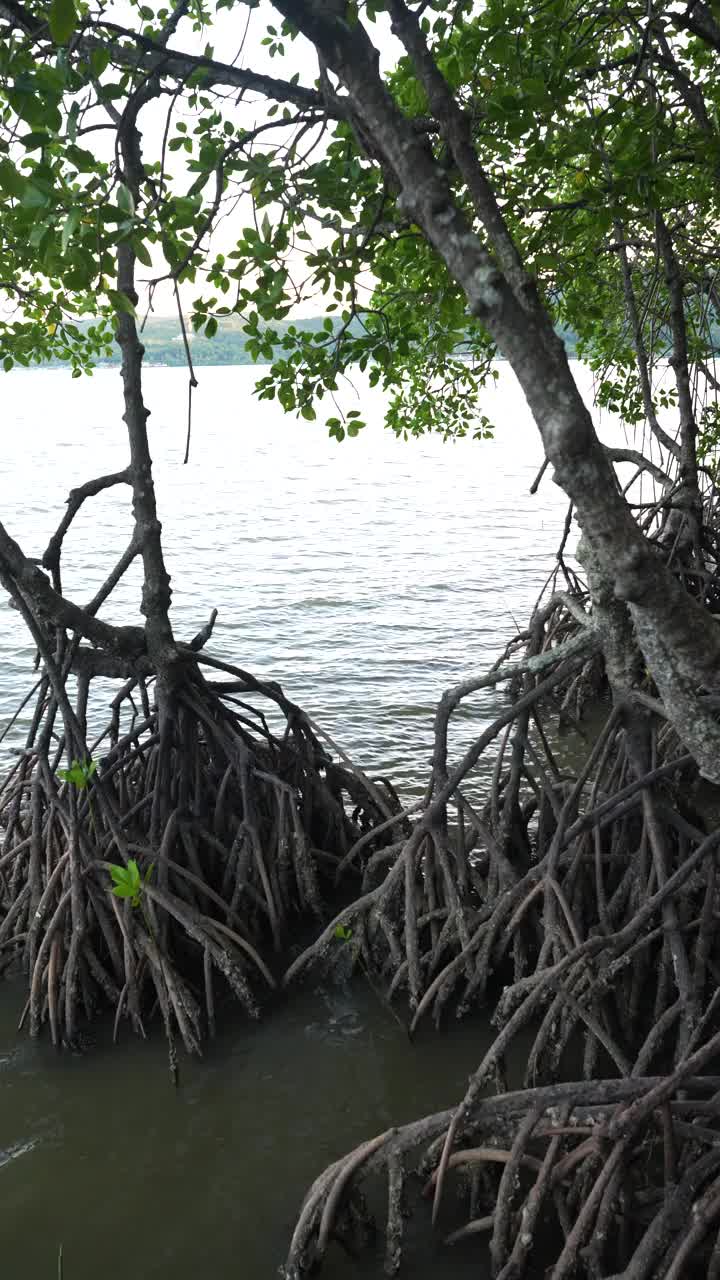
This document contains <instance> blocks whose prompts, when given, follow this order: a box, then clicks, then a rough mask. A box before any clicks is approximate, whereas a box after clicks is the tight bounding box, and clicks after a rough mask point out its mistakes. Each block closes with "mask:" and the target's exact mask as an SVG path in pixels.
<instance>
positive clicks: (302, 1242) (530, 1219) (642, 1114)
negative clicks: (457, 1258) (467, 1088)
mask: <svg viewBox="0 0 720 1280" xmlns="http://www.w3.org/2000/svg"><path fill="white" fill-rule="evenodd" d="M719 1051H720V1043H717V1044H715V1045H714V1047H713V1048H711V1046H710V1044H708V1045H707V1046H706V1047H705V1049H704V1050H703V1052H702V1053H701V1054H700V1055H694V1056H692V1057H689V1058H686V1059H685V1060H684V1062H683V1064H682V1065H681V1066H680V1067H678V1068H677V1069H676V1071H675V1072H674V1073H673V1074H672V1075H671V1076H667V1077H665V1076H659V1077H648V1076H636V1077H633V1078H628V1079H622V1080H598V1081H593V1082H586V1081H583V1082H573V1083H569V1084H558V1085H552V1086H546V1087H544V1088H539V1089H533V1090H528V1091H524V1092H522V1093H508V1094H503V1095H501V1096H498V1097H493V1098H486V1099H483V1100H482V1101H479V1100H478V1101H476V1102H475V1103H474V1104H473V1106H472V1107H471V1108H470V1109H468V1110H467V1111H466V1112H465V1113H464V1116H463V1121H462V1125H461V1126H460V1127H458V1128H456V1129H455V1132H454V1142H453V1149H452V1153H451V1155H450V1157H449V1159H448V1160H446V1161H445V1163H444V1166H443V1161H442V1159H441V1158H440V1153H441V1152H443V1151H444V1147H445V1143H446V1139H447V1135H448V1132H449V1129H450V1127H451V1123H452V1120H453V1119H454V1114H453V1113H452V1112H449V1111H444V1112H440V1113H439V1114H437V1115H434V1116H429V1117H427V1118H425V1119H423V1120H419V1121H416V1122H415V1123H413V1124H410V1125H406V1126H404V1127H402V1128H400V1129H390V1130H388V1131H387V1132H386V1133H383V1134H381V1135H380V1136H379V1137H377V1138H375V1139H373V1140H372V1141H370V1142H365V1143H363V1144H362V1146H360V1147H358V1148H356V1150H355V1151H352V1152H350V1153H349V1154H348V1155H346V1156H344V1157H343V1158H342V1159H340V1160H337V1161H336V1162H335V1163H334V1164H333V1165H331V1166H330V1168H329V1169H327V1170H326V1171H325V1173H324V1174H322V1175H321V1176H320V1177H319V1178H318V1179H317V1181H316V1182H315V1183H314V1185H313V1186H312V1187H311V1189H310V1191H309V1193H308V1195H307V1197H306V1199H305V1203H304V1205H303V1208H302V1211H301V1213H300V1217H299V1220H298V1225H297V1228H296V1230H295V1234H294V1236H293V1240H292V1244H291V1246H290V1251H289V1254H288V1258H287V1261H286V1264H285V1268H284V1272H283V1274H284V1275H285V1277H286V1280H301V1278H302V1277H303V1276H305V1275H308V1274H310V1272H311V1271H312V1270H313V1269H314V1268H315V1267H316V1266H317V1265H318V1263H320V1262H321V1261H322V1259H323V1257H324V1256H325V1253H326V1250H327V1248H328V1244H329V1242H330V1241H331V1240H332V1239H333V1236H334V1232H335V1224H336V1222H337V1221H338V1217H339V1215H340V1213H341V1211H342V1209H343V1206H344V1205H345V1203H346V1202H347V1201H348V1198H349V1197H351V1196H353V1195H358V1194H362V1193H363V1190H364V1189H365V1188H372V1189H373V1192H374V1198H377V1195H376V1193H377V1184H378V1183H379V1184H380V1185H382V1182H383V1181H385V1183H386V1188H387V1211H386V1212H385V1213H384V1214H383V1216H382V1220H383V1223H384V1230H385V1234H386V1241H387V1250H386V1267H385V1273H386V1274H387V1275H395V1274H397V1271H398V1270H399V1268H400V1265H401V1261H402V1259H403V1256H404V1255H405V1259H406V1262H407V1264H408V1267H409V1269H410V1273H411V1271H412V1267H411V1262H412V1237H411V1233H409V1232H408V1231H407V1229H406V1220H407V1216H408V1215H407V1214H406V1213H403V1212H401V1211H400V1209H399V1207H398V1206H399V1205H400V1202H401V1199H402V1198H403V1196H404V1195H405V1197H406V1199H407V1200H408V1201H410V1203H411V1204H412V1207H413V1209H415V1210H417V1208H418V1205H419V1204H421V1202H422V1199H423V1198H425V1199H432V1197H433V1196H434V1195H435V1193H436V1190H437V1185H438V1181H439V1177H440V1172H441V1169H442V1176H443V1180H444V1184H445V1187H446V1195H445V1199H444V1203H443V1208H442V1214H441V1219H442V1220H441V1221H440V1222H439V1224H438V1225H439V1226H440V1228H441V1230H442V1233H443V1238H444V1242H445V1245H446V1246H448V1247H449V1246H452V1245H456V1244H458V1243H460V1242H461V1241H462V1242H470V1245H474V1247H476V1248H477V1249H478V1250H482V1253H481V1254H480V1257H479V1259H478V1261H479V1263H480V1265H481V1268H482V1271H483V1274H484V1271H485V1265H486V1264H484V1255H486V1253H487V1251H488V1249H489V1254H490V1269H491V1273H492V1275H493V1276H494V1277H497V1278H499V1280H511V1278H512V1277H518V1276H520V1275H522V1274H524V1273H525V1268H526V1267H527V1266H530V1267H532V1268H533V1269H534V1270H533V1273H534V1274H535V1273H536V1274H540V1273H541V1272H540V1270H537V1271H535V1269H536V1268H543V1267H544V1268H546V1270H544V1271H543V1272H542V1274H545V1275H546V1276H547V1277H548V1280H566V1278H567V1277H569V1276H572V1275H576V1274H578V1270H580V1272H581V1274H583V1275H587V1276H590V1277H598V1278H599V1277H611V1276H612V1277H613V1280H619V1278H620V1276H621V1275H622V1276H623V1277H624V1280H631V1278H632V1280H649V1278H650V1277H651V1276H655V1275H663V1276H665V1277H667V1280H684V1278H685V1277H688V1276H691V1275H693V1274H697V1275H698V1276H700V1275H702V1276H709V1277H710V1276H711V1277H714V1280H717V1277H718V1275H720V1095H719V1094H718V1089H719V1087H720V1078H718V1077H713V1076H700V1075H698V1074H696V1072H697V1069H698V1065H703V1066H704V1065H705V1064H706V1063H707V1062H708V1061H709V1059H710V1057H711V1056H714V1055H717V1053H718V1052H719ZM450 1183H452V1184H453V1187H452V1189H453V1195H452V1197H451V1196H450V1194H449V1190H448V1186H449V1184H450ZM411 1193H414V1194H411ZM407 1237H410V1238H407Z"/></svg>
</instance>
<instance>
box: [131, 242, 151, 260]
mask: <svg viewBox="0 0 720 1280" xmlns="http://www.w3.org/2000/svg"><path fill="white" fill-rule="evenodd" d="M132 246H133V249H134V250H135V257H136V258H137V260H138V262H142V264H143V266H144V267H151V266H152V258H151V257H150V254H149V253H148V250H147V246H146V245H145V244H144V243H143V241H142V240H141V239H140V238H139V237H138V236H135V237H133V242H132Z"/></svg>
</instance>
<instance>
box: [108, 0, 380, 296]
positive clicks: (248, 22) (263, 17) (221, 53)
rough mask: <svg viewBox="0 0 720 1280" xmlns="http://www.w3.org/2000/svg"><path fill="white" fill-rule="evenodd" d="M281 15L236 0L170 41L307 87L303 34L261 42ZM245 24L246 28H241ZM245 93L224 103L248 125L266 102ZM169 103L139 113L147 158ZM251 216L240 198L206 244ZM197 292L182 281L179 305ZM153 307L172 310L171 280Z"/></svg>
mask: <svg viewBox="0 0 720 1280" xmlns="http://www.w3.org/2000/svg"><path fill="white" fill-rule="evenodd" d="M107 18H108V20H110V21H115V22H118V23H124V24H125V25H130V24H131V23H133V24H134V23H136V22H137V13H136V12H135V11H133V10H132V9H131V8H130V6H129V5H127V4H126V3H125V2H124V0H118V2H117V3H116V4H114V5H112V6H111V7H110V8H108V10H107ZM281 21H282V19H281V17H280V15H278V14H277V13H276V12H275V10H274V9H273V7H272V5H271V4H270V3H268V0H262V3H261V4H260V6H259V7H258V8H257V9H253V10H250V9H247V8H246V7H245V6H244V5H242V4H239V5H236V7H235V8H234V9H232V10H221V11H220V12H219V13H218V15H217V17H216V18H215V19H214V20H213V23H212V26H208V27H207V28H206V29H205V31H204V32H202V33H196V32H193V30H192V24H191V23H190V22H189V21H185V22H182V23H181V24H180V26H179V28H178V31H177V32H176V33H175V36H174V37H173V39H172V40H171V42H170V46H169V47H170V48H175V49H178V50H182V51H184V52H188V53H195V54H202V53H204V52H205V49H206V46H207V45H208V44H210V45H211V46H212V50H213V56H214V57H215V58H216V59H217V60H218V61H221V62H227V63H232V64H235V65H237V66H240V67H245V68H248V69H249V70H252V71H257V72H262V73H265V74H268V75H273V76H276V77H277V78H279V79H289V78H290V77H291V76H292V75H294V74H295V73H298V75H299V79H300V83H301V84H303V85H305V86H306V87H308V88H310V87H312V86H313V84H314V82H315V80H316V79H317V75H318V66H317V55H316V53H315V49H314V48H313V46H312V45H311V44H310V43H309V42H308V41H307V40H306V39H305V38H304V37H303V36H298V37H297V38H296V39H295V40H294V41H289V40H286V41H285V42H284V44H285V56H284V57H275V58H271V57H270V55H269V52H268V49H267V46H264V45H263V44H262V43H261V41H262V39H263V37H264V36H265V35H266V34H267V26H268V24H271V25H273V26H275V27H276V29H277V30H279V28H280V25H281ZM246 28H247V34H245V33H246ZM372 34H373V36H375V37H376V38H377V37H380V39H379V46H380V51H381V62H382V64H384V66H385V67H389V66H391V65H392V64H393V63H394V62H395V61H396V59H397V57H398V54H399V52H400V46H399V44H398V42H397V41H396V40H395V38H394V37H393V36H392V34H391V32H390V30H389V26H388V23H387V22H385V23H384V24H382V23H380V22H377V23H376V24H374V27H373V28H372ZM248 96H249V98H250V99H252V98H253V96H255V101H252V100H250V101H246V100H243V101H241V102H239V103H236V104H235V105H233V99H232V96H230V97H229V98H228V106H229V108H230V110H229V111H228V114H229V115H231V117H232V119H233V121H234V123H236V124H237V123H238V122H239V121H240V122H242V124H243V125H245V127H247V128H252V127H254V126H255V125H257V124H259V123H261V122H262V121H263V120H264V119H265V117H266V110H267V108H266V104H265V101H264V100H258V98H257V95H248ZM167 104H168V99H167V98H164V99H163V100H162V101H161V102H153V103H151V104H149V106H148V107H146V108H145V110H144V112H143V114H142V116H141V119H140V125H141V129H142V132H143V140H144V150H145V157H146V159H151V158H152V159H155V158H158V157H159V155H160V151H161V147H162V139H163V131H164V128H165V119H166V112H167ZM173 118H174V120H176V121H177V120H181V121H182V120H183V119H184V118H185V119H187V121H188V124H190V121H191V120H192V118H193V117H192V115H191V114H190V113H183V111H182V107H180V108H179V109H176V111H175V113H174V116H173ZM102 136H103V135H102V134H100V135H98V137H102ZM272 136H278V137H279V136H280V131H279V130H278V134H277V135H271V137H272ZM107 137H108V139H110V138H111V137H112V135H111V134H108V135H107ZM183 154H184V153H182V152H175V153H168V155H167V157H166V163H167V168H168V171H169V172H171V173H173V174H175V175H176V176H177V177H178V178H179V179H180V178H181V177H182V170H183V166H182V159H181V158H180V157H182V155H183ZM190 181H191V179H188V185H189V182H190ZM271 212H272V211H271ZM252 216H253V215H252V202H251V200H250V199H249V198H248V199H247V200H243V201H241V202H240V203H239V204H238V206H237V207H236V208H235V210H234V211H233V213H232V214H231V216H228V217H227V218H225V219H223V220H222V221H221V222H220V223H219V225H218V227H217V229H216V230H215V231H214V232H213V235H212V238H211V239H210V240H209V241H208V242H206V245H207V243H209V244H210V245H211V248H212V250H213V252H222V253H227V252H228V251H229V250H231V249H232V248H234V246H235V243H236V241H237V238H238V235H239V233H240V232H241V231H242V228H243V227H245V226H248V225H249V224H251V222H252ZM312 230H313V234H314V235H315V236H317V234H318V229H317V228H313V229H312ZM300 261H301V259H300V258H299V257H298V264H299V263H300ZM166 269H167V268H166V264H165V262H164V259H163V258H162V256H161V254H159V253H156V254H154V255H153V271H155V270H156V271H157V274H162V273H163V271H164V270H166ZM150 276H151V271H150V268H143V267H140V268H139V271H138V277H139V282H141V281H142V280H143V279H144V278H150ZM200 292H201V289H200V287H199V285H198V284H195V285H186V286H185V287H184V289H183V291H182V300H183V308H184V309H185V308H186V307H187V306H188V305H189V304H190V302H191V301H192V299H193V298H194V297H196V296H198V294H199V293H200ZM228 297H230V295H228ZM325 302H326V300H325V299H324V298H323V297H322V295H319V296H318V298H317V299H316V300H314V301H309V302H307V303H304V304H302V305H301V306H300V308H299V311H300V312H302V313H303V314H305V315H309V314H313V313H315V314H318V313H322V312H324V310H325ZM154 311H155V314H157V315H169V314H173V313H174V312H175V301H174V295H173V291H172V287H171V286H170V285H161V286H159V287H158V288H157V289H156V291H155V296H154Z"/></svg>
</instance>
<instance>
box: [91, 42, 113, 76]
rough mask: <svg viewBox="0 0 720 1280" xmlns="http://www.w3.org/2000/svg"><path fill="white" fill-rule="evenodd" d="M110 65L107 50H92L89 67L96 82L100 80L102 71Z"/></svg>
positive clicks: (108, 51)
mask: <svg viewBox="0 0 720 1280" xmlns="http://www.w3.org/2000/svg"><path fill="white" fill-rule="evenodd" d="M109 64H110V50H109V49H93V51H92V53H91V54H90V67H91V69H92V73H93V75H94V76H95V78H96V80H99V79H100V76H101V75H102V73H103V71H106V70H107V68H108V66H109Z"/></svg>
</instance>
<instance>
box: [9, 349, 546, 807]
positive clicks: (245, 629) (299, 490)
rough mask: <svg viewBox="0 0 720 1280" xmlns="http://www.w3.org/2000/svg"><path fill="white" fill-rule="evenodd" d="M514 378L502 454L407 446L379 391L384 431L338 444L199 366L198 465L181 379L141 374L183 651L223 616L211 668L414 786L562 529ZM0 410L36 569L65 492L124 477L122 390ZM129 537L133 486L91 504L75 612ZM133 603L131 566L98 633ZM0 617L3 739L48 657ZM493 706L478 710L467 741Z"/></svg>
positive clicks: (68, 563)
mask: <svg viewBox="0 0 720 1280" xmlns="http://www.w3.org/2000/svg"><path fill="white" fill-rule="evenodd" d="M501 368H502V373H501V377H500V381H499V384H498V386H497V388H496V389H492V390H490V391H488V393H487V396H486V406H485V407H486V411H487V412H488V415H489V416H490V418H491V419H492V420H494V421H496V422H497V423H498V427H499V429H498V432H497V436H496V438H495V439H494V440H488V441H483V442H475V441H472V440H467V439H466V440H463V441H458V442H457V443H447V444H445V443H443V441H442V440H441V439H439V438H425V439H421V440H412V441H409V442H407V443H405V442H403V441H400V440H397V439H395V437H394V436H392V435H391V434H390V433H389V432H387V431H386V430H384V429H383V426H382V407H383V405H382V399H381V397H380V396H379V395H376V394H372V393H369V392H368V391H367V389H363V392H362V406H363V410H364V412H365V413H366V415H367V417H368V419H369V425H368V427H367V429H366V430H365V431H364V432H362V433H361V434H360V436H359V437H358V438H356V439H355V440H348V441H346V442H344V443H343V444H342V445H338V444H337V443H336V442H335V441H331V440H329V439H328V437H327V434H326V431H325V429H324V427H323V426H322V425H321V424H319V423H318V424H310V423H306V422H300V423H298V422H295V421H293V420H291V419H288V418H285V417H284V416H283V414H282V412H281V411H280V410H279V409H278V408H276V407H275V406H272V405H268V404H262V403H259V402H258V401H257V400H256V399H255V398H254V396H253V395H252V387H253V382H254V372H253V370H252V369H248V368H218V369H202V370H201V371H200V381H201V385H200V388H199V391H198V392H197V393H196V408H195V418H194V429H193V444H192V453H191V460H190V463H189V464H188V465H187V466H183V465H182V455H183V448H184V432H185V424H184V415H185V404H186V383H185V378H184V376H183V373H182V371H180V370H177V369H152V370H149V371H148V373H147V378H146V383H147V400H148V403H149V406H150V408H151V410H152V414H151V418H150V432H151V445H152V452H153V458H154V461H155V468H156V476H157V487H158V493H159V503H160V511H161V514H162V520H163V532H164V538H165V546H166V551H167V560H168V564H169V568H170V571H171V574H172V579H173V591H174V620H175V627H176V630H177V632H178V634H179V635H181V636H185V637H187V638H188V639H189V638H190V637H191V636H193V635H194V634H195V632H196V631H197V629H198V627H199V626H201V625H202V624H203V623H204V622H205V621H206V619H207V616H208V614H209V612H210V610H211V608H213V607H216V608H217V609H218V610H219V620H218V623H217V626H216V629H215V634H214V637H213V643H212V651H213V652H215V653H218V654H221V655H222V656H225V657H227V658H229V659H231V660H235V661H236V662H238V663H239V664H240V665H242V666H244V667H246V668H248V669H250V670H253V671H255V672H257V673H258V674H260V675H267V676H272V678H273V679H275V680H279V681H280V682H281V683H282V684H283V685H284V686H285V689H286V691H287V692H288V693H289V694H290V695H291V696H292V697H294V698H295V699H296V700H297V701H299V702H300V703H301V704H302V705H303V706H304V707H306V708H307V710H308V711H309V712H310V713H311V714H312V715H313V716H314V718H316V719H317V720H319V721H320V722H321V723H322V724H323V725H324V726H325V727H326V728H327V729H328V731H329V732H330V733H332V734H333V735H335V736H337V737H338V738H339V739H340V741H341V742H342V744H343V746H344V747H345V748H346V749H347V750H349V751H350V752H351V753H352V754H353V755H355V756H357V757H358V759H360V760H362V761H363V762H364V763H366V764H368V765H371V766H377V767H381V768H382V769H383V770H384V771H387V772H388V773H389V774H390V776H392V777H393V778H394V779H395V780H396V781H397V782H398V783H399V784H400V785H404V786H406V787H408V786H409V787H411V788H413V789H414V788H415V787H416V786H417V783H418V778H419V777H420V776H421V775H423V774H424V768H425V764H426V761H427V758H428V755H429V751H430V742H431V737H430V731H431V723H432V713H433V708H434V705H435V703H436V701H437V699H438V697H439V695H440V694H441V693H442V691H443V689H444V688H445V687H446V686H447V685H449V684H452V683H454V682H455V681H457V680H458V679H460V678H464V677H465V676H466V675H468V674H469V673H471V672H473V671H476V670H477V671H479V670H482V669H483V668H485V667H486V666H487V665H488V664H489V663H490V662H492V661H493V659H494V657H495V656H496V655H497V651H498V648H499V647H500V646H501V644H502V643H504V642H505V641H506V640H507V639H508V638H509V637H510V636H511V635H512V634H513V633H514V631H515V630H516V627H517V626H520V627H522V626H524V625H525V623H526V620H527V615H528V610H529V608H530V606H531V605H532V603H533V601H534V599H535V597H536V596H537V594H538V592H539V590H540V588H541V586H542V584H543V581H544V580H545V577H546V576H547V573H548V569H549V567H550V565H551V563H552V559H553V555H554V551H555V548H556V546H557V544H558V540H559V536H560V532H561V530H562V525H563V520H564V515H565V510H566V501H565V498H564V496H563V495H562V493H561V492H560V491H559V490H558V489H557V487H556V486H555V485H554V484H552V482H551V481H550V480H549V479H548V478H546V479H545V481H544V482H543V484H542V486H541V488H540V491H539V493H537V494H536V495H535V496H534V497H531V496H530V494H529V493H528V490H529V487H530V484H531V482H532V480H533V477H534V475H535V473H536V472H537V469H538V465H539V462H540V459H541V452H540V446H539V440H538V437H537V433H536V431H535V428H534V426H533V424H532V422H531V421H530V420H529V416H528V412H527V409H526V406H525V404H524V401H523V398H522V396H521V394H520V392H519V389H518V387H517V384H516V383H515V381H514V379H513V378H512V377H511V375H510V374H509V373H508V372H507V371H506V367H501ZM348 403H349V404H350V403H352V402H351V401H350V400H348ZM3 411H4V418H5V431H4V436H3V450H2V453H1V454H0V511H1V512H2V519H3V521H4V522H5V524H6V527H7V528H8V530H9V531H10V532H11V533H12V534H13V535H14V536H15V537H17V538H18V539H19V541H20V542H21V544H22V546H23V547H24V548H25V549H26V551H27V552H28V554H32V555H41V554H42V551H43V550H44V548H45V546H46V544H47V541H48V538H49V536H50V534H51V532H52V531H53V529H54V528H55V526H56V525H57V523H58V521H59V519H60V517H61V515H62V511H63V505H64V502H65V499H66V497H67V494H68V492H69V490H70V488H71V487H72V486H73V485H77V484H79V483H82V482H83V481H84V480H87V479H89V478H90V477H91V476H94V475H101V474H104V473H106V472H112V471H115V470H118V469H120V468H122V467H123V466H124V465H125V464H126V459H127V453H126V448H127V447H126V441H125V438H124V430H125V429H124V426H123V423H122V421H121V413H122V405H121V400H120V379H119V375H118V373H117V371H115V370H102V371H100V372H98V373H96V374H95V375H94V376H93V377H92V378H91V379H83V380H77V381H72V380H71V379H70V377H69V375H68V374H67V373H65V372H64V371H57V372H55V371H52V372H43V373H29V374H25V373H20V374H17V375H15V374H12V375H10V376H5V377H4V379H3ZM129 531H130V512H129V489H127V488H126V487H124V486H123V487H121V488H118V489H115V490H111V491H109V492H107V493H104V494H102V495H100V496H99V497H97V498H95V499H92V500H91V501H89V502H88V503H87V504H86V507H85V508H84V510H83V512H82V513H81V515H80V516H79V517H78V518H77V519H76V522H75V524H74V525H73V527H72V529H71V532H70V535H69V536H68V538H67V541H66V552H65V569H64V590H65V592H66V594H68V595H70V596H74V597H76V598H77V599H78V600H80V601H83V600H87V599H90V598H91V596H92V595H93V593H94V591H95V590H96V589H97V587H98V586H99V585H100V584H101V582H102V581H103V579H104V577H105V574H106V573H107V571H108V570H109V568H110V567H111V566H112V564H113V562H114V559H115V558H116V557H117V556H119V554H120V553H121V551H122V550H123V549H124V547H125V546H126V544H127V541H128V538H129ZM139 595H140V591H139V575H138V566H135V568H134V570H133V571H131V572H130V573H129V574H128V575H127V577H126V579H125V580H124V581H123V582H122V583H121V585H120V587H119V588H118V590H117V592H116V594H115V596H114V597H113V598H112V600H111V601H110V602H109V603H108V605H107V606H106V608H105V611H104V613H103V614H102V615H101V616H104V617H106V618H107V619H108V620H109V621H111V622H130V621H133V620H135V619H136V618H137V617H138V602H139ZM0 609H2V614H1V615H0V616H1V617H2V627H1V629H0V724H2V723H4V722H5V721H6V720H7V717H8V715H9V714H10V713H11V712H12V711H13V710H14V708H15V705H16V703H17V701H18V695H19V694H21V693H22V692H23V691H25V689H26V688H29V687H30V686H31V684H32V683H33V681H32V678H31V667H32V657H33V651H32V646H31V644H30V643H29V641H28V636H27V633H26V631H25V629H24V626H23V624H22V621H21V619H20V617H19V616H18V615H17V613H16V612H15V611H14V610H11V609H10V608H9V607H7V605H2V604H0ZM498 705H499V702H498V696H497V695H494V694H492V693H488V694H485V695H483V696H482V697H480V698H479V699H478V700H477V703H476V704H475V708H474V711H475V714H474V715H473V716H472V717H470V718H467V719H465V721H464V723H463V727H462V733H463V734H464V735H465V736H470V735H471V734H472V733H474V732H475V731H476V729H477V728H478V726H479V725H481V724H483V723H485V721H486V720H487V719H488V718H490V717H492V715H493V712H494V711H495V710H496V709H497V707H498ZM26 721H27V717H25V718H24V721H21V722H20V723H19V725H18V729H17V731H16V732H15V733H14V735H13V737H12V742H13V743H14V744H18V743H20V742H21V740H22V727H23V724H24V723H26Z"/></svg>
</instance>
